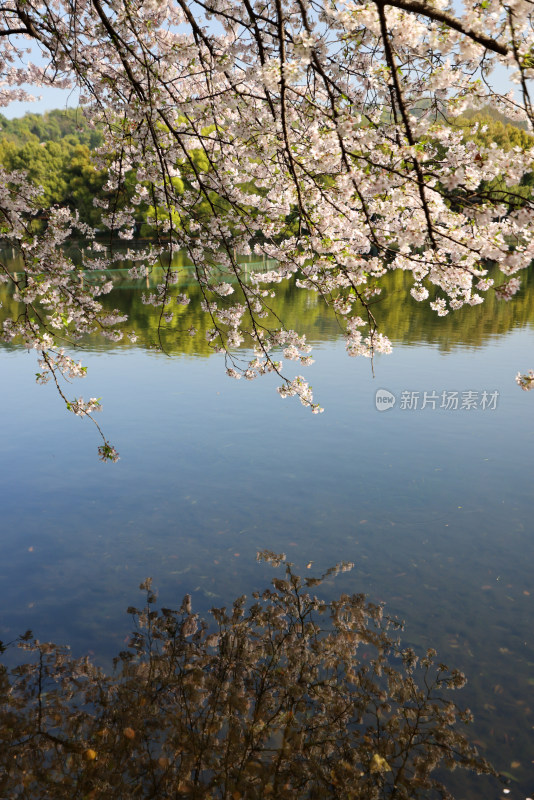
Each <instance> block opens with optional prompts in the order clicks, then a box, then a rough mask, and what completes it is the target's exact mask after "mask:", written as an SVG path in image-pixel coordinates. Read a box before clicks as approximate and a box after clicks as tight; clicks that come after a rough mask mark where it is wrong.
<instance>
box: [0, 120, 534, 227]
mask: <svg viewBox="0 0 534 800" xmlns="http://www.w3.org/2000/svg"><path fill="white" fill-rule="evenodd" d="M451 124H452V123H451ZM454 126H455V127H462V128H464V129H465V138H466V139H471V140H474V141H476V142H478V143H479V144H480V145H481V146H485V147H488V146H491V144H492V143H495V144H496V145H497V146H498V147H499V148H502V149H503V150H504V151H510V150H512V149H513V148H514V147H519V148H521V150H523V149H529V148H530V147H532V146H533V145H534V136H532V135H531V134H529V133H527V132H526V131H525V130H524V128H523V127H521V125H520V124H519V123H517V122H512V121H510V120H508V119H507V118H506V117H504V116H503V115H502V114H500V113H499V112H498V111H496V110H494V109H492V108H491V107H489V106H488V107H485V108H483V109H481V110H480V111H468V112H465V113H464V114H463V115H462V116H460V117H458V118H456V119H455V120H454ZM475 128H476V129H475ZM102 144H103V137H102V133H101V132H100V131H99V130H98V129H97V128H94V127H91V126H90V125H89V124H88V122H87V121H86V119H85V117H84V115H83V112H82V110H81V109H64V110H60V109H56V110H53V111H48V112H45V113H44V114H35V113H27V114H25V115H24V116H23V117H19V118H15V119H7V118H6V117H4V116H3V115H2V114H0V167H3V168H4V169H5V170H6V171H8V172H9V171H13V170H15V171H16V170H19V171H24V172H25V173H26V174H27V177H28V179H29V181H30V183H31V184H32V185H34V186H35V187H36V188H38V189H39V193H38V195H37V196H36V198H35V203H36V204H37V206H38V208H39V211H38V212H37V213H36V214H35V216H34V222H33V224H34V225H37V226H39V225H41V226H46V219H47V213H48V211H49V209H51V208H52V207H53V206H59V207H62V208H68V209H69V210H70V211H72V212H74V213H75V214H77V215H78V218H79V220H80V222H82V223H84V224H87V225H89V226H91V227H92V228H95V229H96V230H97V231H99V233H100V236H102V237H107V238H108V239H109V237H110V235H113V236H121V235H122V233H123V232H121V231H120V230H119V229H115V230H110V227H109V225H108V224H106V220H104V219H103V207H104V206H106V205H107V204H108V203H109V202H110V201H112V207H114V208H115V211H116V213H120V211H121V210H122V209H123V208H124V207H125V206H127V205H129V204H130V201H131V198H132V197H133V195H134V191H135V179H134V176H133V174H132V175H131V176H129V174H127V175H126V180H125V181H124V183H123V184H121V186H120V188H119V189H118V190H111V189H110V188H109V186H108V169H107V166H108V162H109V157H110V156H109V154H108V155H107V156H103V155H101V153H100V151H99V148H100V146H101V145H102ZM191 158H192V160H193V162H194V163H195V168H196V169H199V170H201V171H203V170H205V169H207V168H208V167H207V164H205V163H204V162H203V155H202V153H201V151H192V153H191ZM180 167H181V173H182V178H181V179H173V181H174V182H176V181H179V183H180V184H181V186H175V187H174V188H175V189H178V191H184V190H185V188H186V184H187V169H185V168H184V165H180ZM533 186H534V173H528V174H527V175H526V176H524V178H523V179H522V181H521V183H520V184H519V185H518V186H515V187H507V186H506V184H505V181H504V180H503V179H501V178H495V179H494V180H493V181H491V182H489V183H488V185H487V186H485V187H484V189H485V192H486V195H487V194H488V192H489V195H490V196H491V197H492V198H493V199H494V200H495V201H499V200H503V201H504V202H506V201H507V199H509V197H510V192H512V194H513V195H514V197H515V202H520V200H521V198H522V197H523V198H525V199H526V198H529V197H531V195H532V187H533ZM249 188H251V187H249ZM199 212H200V213H201V216H202V214H203V213H205V214H209V210H208V208H207V207H206V209H200V208H199ZM158 213H159V214H160V215H161V210H160V209H154V207H153V206H151V205H150V203H149V202H145V203H141V204H139V205H138V206H137V208H136V212H135V226H134V229H133V231H130V232H126V233H127V236H128V238H130V239H131V238H133V239H134V240H136V241H146V242H148V241H151V240H153V239H155V238H156V236H157V230H156V228H155V227H153V226H152V225H151V224H150V223H151V219H152V218H153V217H154V215H155V214H156V216H157V215H158ZM108 216H109V213H108ZM290 217H291V215H290ZM107 222H109V219H108V220H107ZM288 226H289V228H290V227H291V219H289V218H288ZM289 228H288V230H289ZM100 236H99V237H98V238H100Z"/></svg>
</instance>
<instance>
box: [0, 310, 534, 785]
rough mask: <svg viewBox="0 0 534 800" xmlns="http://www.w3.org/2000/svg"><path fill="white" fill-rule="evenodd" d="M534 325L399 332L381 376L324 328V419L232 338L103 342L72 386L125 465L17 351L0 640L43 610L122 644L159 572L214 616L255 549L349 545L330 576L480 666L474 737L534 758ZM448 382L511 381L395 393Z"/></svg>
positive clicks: (34, 622)
mask: <svg viewBox="0 0 534 800" xmlns="http://www.w3.org/2000/svg"><path fill="white" fill-rule="evenodd" d="M473 311H474V312H476V309H473ZM439 325H440V320H439V319H437V318H436V319H435V329H436V336H435V339H437V338H438V332H439ZM533 335H534V334H533V332H532V330H531V329H528V328H525V329H522V330H514V331H511V332H510V333H508V334H507V335H505V336H502V337H501V338H500V339H498V340H493V341H491V342H490V343H487V344H485V345H484V346H481V347H477V348H468V347H463V348H457V349H455V350H454V352H450V353H446V352H440V350H439V347H438V344H437V342H436V343H430V344H421V343H419V344H412V345H411V346H402V345H399V346H397V347H396V348H395V350H394V352H393V354H392V355H390V356H384V357H379V358H377V359H376V361H375V365H374V372H375V377H374V378H373V374H372V371H371V365H370V362H369V361H368V360H365V359H349V358H348V357H347V356H346V355H345V352H344V346H343V341H337V342H336V341H321V342H319V344H318V346H317V349H316V352H315V356H316V362H315V364H314V365H313V366H312V367H310V368H307V369H305V370H302V371H303V372H304V374H305V376H306V377H307V378H309V379H310V381H311V382H312V384H313V387H314V392H315V395H316V398H317V400H318V401H319V402H320V403H321V404H322V405H323V406H324V407H325V412H324V414H322V415H319V416H313V415H311V414H310V413H309V412H307V411H306V410H305V409H303V408H302V407H301V406H300V404H299V402H298V401H297V400H296V399H285V400H282V399H281V398H279V397H278V395H277V393H276V391H275V386H276V384H277V381H276V380H275V379H274V378H273V376H266V377H265V378H262V379H258V380H257V381H254V382H246V381H244V380H241V381H232V380H231V379H229V378H226V377H225V375H224V362H223V358H222V357H219V356H213V357H212V358H209V359H206V358H202V359H194V358H191V357H184V356H180V355H178V356H173V357H172V358H170V357H167V356H164V355H162V354H159V353H155V352H151V351H145V350H142V349H141V348H131V349H130V350H126V351H125V350H117V349H113V348H110V349H109V350H108V351H98V352H90V353H88V354H86V356H85V359H84V360H85V362H86V363H87V365H88V367H89V374H88V377H87V378H86V379H84V380H82V381H77V382H74V384H73V385H72V386H71V387H69V391H68V396H69V397H70V396H71V395H72V396H74V395H78V394H83V395H84V397H85V398H86V399H87V398H88V397H90V396H92V395H94V396H101V397H102V402H103V408H104V410H103V412H102V413H101V414H100V415H98V422H99V424H100V425H101V426H102V428H103V430H104V431H105V433H106V435H107V436H108V437H109V439H110V440H111V442H112V443H113V444H114V445H116V447H117V448H118V450H119V452H120V454H121V460H120V461H119V462H118V463H117V464H115V465H111V464H101V463H100V462H99V461H98V460H97V456H96V448H97V445H98V443H99V440H98V436H97V434H96V432H95V430H94V429H93V427H92V426H91V425H90V424H89V423H87V422H84V421H82V420H80V419H78V418H76V417H74V416H72V415H69V414H68V413H66V412H65V410H64V409H63V408H62V406H61V402H60V401H59V399H58V397H57V395H56V393H55V391H54V388H53V386H51V385H48V386H44V387H43V386H37V385H36V384H35V383H34V380H33V374H34V372H35V371H36V361H35V355H34V354H26V353H24V352H23V351H21V350H9V349H2V350H0V373H1V374H2V379H3V380H2V392H1V393H0V412H1V415H2V419H3V420H4V425H3V429H2V437H1V438H0V451H1V453H2V463H3V465H4V471H3V477H2V484H1V491H2V498H1V502H2V518H1V525H0V548H1V552H2V558H1V559H0V639H4V640H6V639H10V638H12V637H13V636H15V635H17V634H19V633H21V632H23V631H24V630H25V629H27V628H32V629H33V630H34V631H35V633H36V635H38V637H39V638H41V639H43V640H47V639H53V640H56V641H59V642H69V643H71V644H72V645H73V647H74V649H75V651H76V652H80V651H82V652H87V651H88V650H89V651H96V652H97V653H98V654H99V656H110V655H112V654H114V653H115V652H117V651H118V650H120V649H121V648H122V647H123V646H124V645H123V641H124V637H125V635H126V633H127V631H128V630H129V622H128V619H127V618H126V616H125V614H124V610H125V608H126V607H127V606H128V605H131V604H132V603H133V604H135V603H136V602H138V601H139V595H138V593H137V590H136V587H137V585H138V584H139V582H140V581H141V580H143V579H144V578H145V577H147V576H148V575H151V576H153V578H154V582H155V585H156V587H157V589H158V590H159V592H160V602H161V603H162V604H163V605H168V606H170V607H175V605H176V604H178V605H179V603H180V601H181V597H182V596H183V594H185V593H186V592H188V591H191V592H192V594H193V602H194V606H195V608H196V609H198V610H201V611H202V612H205V611H206V610H207V609H208V608H209V607H210V606H211V605H213V604H219V605H222V604H227V603H229V602H230V601H231V599H233V597H235V595H237V594H239V593H242V592H247V593H250V591H251V590H252V588H261V587H262V586H264V585H265V584H266V582H267V581H268V580H269V577H270V571H269V569H268V568H266V567H263V566H259V565H257V564H256V563H255V553H256V551H257V550H258V549H262V548H269V549H271V550H274V551H276V552H282V551H285V552H287V553H288V554H289V555H290V557H291V559H292V560H294V561H295V562H296V563H297V565H298V567H299V569H302V568H303V565H304V566H305V565H306V563H307V562H308V561H313V562H314V564H313V570H316V571H317V572H318V571H320V570H321V569H323V568H325V567H327V566H330V565H331V564H333V563H335V562H336V561H339V560H342V559H347V560H351V561H354V562H355V565H356V566H355V569H354V571H353V572H352V573H348V574H346V575H343V576H340V577H339V579H337V580H336V582H335V584H334V583H332V584H329V586H328V587H327V591H329V592H333V591H336V592H338V591H341V590H344V591H349V592H354V591H358V592H359V591H363V592H367V593H368V594H369V595H370V596H371V598H372V599H373V600H383V601H385V602H387V605H388V609H389V611H390V612H391V613H393V614H396V615H398V616H400V617H401V618H404V619H406V621H407V632H406V634H405V640H406V641H407V643H413V644H415V645H417V646H419V647H425V646H429V645H433V646H436V648H437V649H438V652H439V655H440V657H441V658H443V660H444V661H445V662H450V663H451V664H453V665H454V666H458V667H460V668H464V669H465V670H466V671H467V673H468V676H469V679H470V684H469V687H471V688H469V690H468V691H471V692H472V694H470V695H468V696H467V695H464V697H463V698H462V700H463V702H465V703H466V704H467V705H470V706H471V707H472V708H473V710H474V711H475V713H476V717H477V719H478V720H479V727H478V728H477V729H476V730H477V734H476V735H477V736H478V737H483V738H484V740H485V741H494V737H493V738H492V735H491V732H490V731H491V730H492V729H493V728H494V727H497V726H498V727H499V729H500V730H502V731H503V732H506V735H507V737H508V739H509V741H506V742H505V741H504V740H503V741H501V740H500V739H499V741H498V742H496V747H497V746H498V753H497V755H498V757H499V759H500V761H499V764H498V765H500V766H501V767H502V768H503V769H506V768H507V766H508V764H509V763H510V762H511V761H512V760H514V761H515V760H518V761H520V762H522V763H523V762H524V763H526V764H530V758H531V751H532V746H534V742H533V741H532V731H533V730H534V729H533V725H534V720H532V719H531V718H529V717H528V715H527V710H526V706H525V705H523V706H521V707H520V706H518V705H517V703H518V702H519V701H521V699H522V698H523V699H524V698H525V696H526V694H527V692H528V680H529V679H530V678H531V667H530V666H529V662H533V661H534V652H533V650H532V641H531V639H530V638H529V634H528V631H530V630H532V627H533V620H534V614H533V609H532V597H531V596H530V591H531V587H532V563H533V562H534V540H533V537H532V523H531V512H532V478H531V476H532V455H531V453H532V439H533V436H534V432H533V430H532V426H531V419H532V403H533V402H534V396H533V394H534V393H531V394H528V393H526V392H522V391H521V390H520V389H519V388H518V387H517V386H516V385H515V383H514V380H513V379H514V374H515V372H517V370H518V369H527V368H528V367H529V366H531V365H532V362H531V357H532V343H533ZM288 366H291V365H288ZM298 371H301V370H300V369H299V370H298ZM379 388H381V389H387V390H389V391H390V392H392V393H393V394H395V396H396V397H397V404H396V406H395V408H394V409H393V410H391V411H388V412H385V413H379V412H378V411H377V410H376V408H375V401H374V398H375V392H376V390H377V389H379ZM444 390H446V391H459V392H464V391H470V390H471V391H475V392H479V393H481V392H482V391H484V390H486V391H489V392H490V391H493V390H498V391H499V393H500V395H499V402H498V406H497V409H496V410H495V411H485V412H482V411H480V410H479V411H471V412H468V411H461V410H458V411H449V412H447V411H445V410H441V409H439V408H437V409H436V410H434V411H433V410H431V409H427V410H424V411H421V410H417V411H408V410H403V409H402V408H401V407H400V397H401V392H403V391H408V392H420V393H423V392H424V391H428V392H432V391H436V392H438V393H441V392H442V391H444ZM313 570H312V571H313ZM310 574H311V573H310ZM503 653H505V655H503ZM495 685H499V686H501V687H504V688H503V689H502V692H501V693H495V691H494V686H495ZM499 691H500V690H499ZM488 697H490V700H491V707H492V709H490V710H487V709H485V704H486V702H487V698H488ZM517 731H520V735H519V734H518V733H517ZM503 735H504V734H503ZM518 775H519V777H520V778H521V773H518ZM525 791H527V784H526V778H525ZM459 796H469V797H470V798H472V799H473V800H474V798H475V797H476V795H475V794H474V793H469V792H464V793H463V794H461V795H459ZM487 796H489V795H486V797H487ZM523 796H526V795H523Z"/></svg>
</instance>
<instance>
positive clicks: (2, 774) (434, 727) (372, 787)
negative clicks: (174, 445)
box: [0, 553, 491, 800]
mask: <svg viewBox="0 0 534 800" xmlns="http://www.w3.org/2000/svg"><path fill="white" fill-rule="evenodd" d="M262 557H264V558H266V559H267V560H270V561H272V562H273V563H274V564H275V565H277V564H278V563H279V562H280V560H281V559H282V558H283V557H280V556H275V555H274V554H269V553H264V554H262ZM348 566H349V565H339V566H338V567H337V568H336V569H335V570H334V569H333V570H329V571H328V572H327V573H326V576H328V575H331V574H332V573H333V572H335V571H336V570H337V571H339V569H345V568H347V567H348ZM324 577H325V576H323V578H324ZM321 580H322V579H307V580H302V579H300V578H299V577H298V576H296V575H295V574H294V573H293V571H292V569H291V565H286V574H285V578H284V579H275V580H273V582H272V583H273V588H272V589H269V590H267V591H265V592H263V593H262V594H261V595H260V594H255V595H254V604H253V605H252V606H250V607H248V608H246V606H245V598H244V597H241V598H239V599H237V600H236V601H235V602H234V605H233V608H232V609H231V610H230V611H227V610H226V609H213V610H212V612H211V616H212V621H211V623H210V626H209V628H208V626H207V624H206V623H205V622H204V621H201V620H199V619H198V617H197V615H196V614H194V613H193V611H192V609H191V600H190V597H189V596H188V595H187V596H186V597H185V598H184V601H183V603H182V606H181V608H180V610H179V611H173V610H170V609H165V608H164V609H162V610H161V611H160V612H157V611H155V610H154V607H153V604H154V602H155V595H154V594H153V593H152V590H151V586H150V581H147V582H146V583H145V584H142V586H141V588H142V589H144V590H145V591H146V597H147V604H146V606H145V608H144V609H143V610H138V609H133V608H132V609H129V611H130V613H132V615H133V617H134V620H135V623H136V630H135V632H134V634H133V637H132V640H131V642H130V649H129V650H128V651H126V652H122V653H121V654H120V655H119V657H118V658H117V659H116V671H115V673H114V674H113V675H112V676H106V675H105V674H104V673H103V672H102V671H100V670H98V669H97V668H95V667H93V666H92V665H91V664H90V663H89V662H88V661H87V660H75V659H73V658H71V657H70V656H69V655H68V653H67V652H66V651H65V650H64V649H62V648H58V647H56V646H54V645H43V644H39V643H37V642H36V641H35V640H33V639H32V638H31V635H30V634H28V636H27V637H26V638H25V640H24V641H22V642H21V646H22V647H23V648H25V649H27V650H28V651H30V652H31V653H32V655H33V662H32V663H31V664H26V665H24V666H22V667H18V668H15V669H14V670H13V671H12V674H11V677H8V674H7V670H5V669H4V671H3V672H0V703H1V708H2V712H1V722H0V725H1V735H0V742H1V743H3V744H0V792H1V796H2V797H21V798H36V797H39V798H54V800H61V798H65V799H67V798H68V800H75V799H76V798H93V799H94V798H114V800H119V799H120V798H133V797H142V798H150V797H152V798H171V797H172V798H178V797H187V798H232V799H233V800H239V798H250V800H252V799H253V798H254V800H256V799H257V800H260V799H261V800H264V799H265V798H273V800H274V798H277V800H278V799H279V800H283V798H291V800H295V799H296V798H343V800H348V799H350V798H352V799H353V800H356V798H360V799H361V800H373V799H374V798H385V797H389V798H410V800H415V799H416V798H418V797H423V796H425V797H430V796H436V797H444V796H446V793H445V791H444V788H443V786H442V785H441V783H440V782H439V781H437V780H435V779H434V777H433V773H434V770H435V769H436V767H438V766H445V767H447V768H450V769H452V768H453V767H455V766H462V767H465V768H468V769H476V770H477V771H480V772H486V773H487V772H491V769H490V767H489V765H488V764H487V763H486V762H484V761H483V760H482V759H480V758H479V757H478V756H477V755H476V751H475V750H474V748H472V747H471V746H470V745H469V744H468V742H467V740H466V738H465V736H464V735H463V734H462V733H460V732H459V731H458V730H457V729H456V720H457V719H458V720H459V721H461V722H465V721H467V720H468V718H469V714H468V713H464V712H461V711H460V710H459V709H458V707H457V706H456V705H455V704H454V703H453V702H451V701H450V700H448V699H445V697H444V696H443V694H444V692H445V690H449V689H455V688H458V687H460V686H461V685H462V684H463V682H464V679H463V676H462V675H461V674H460V673H458V672H456V671H454V670H453V671H451V672H449V671H448V670H447V668H446V667H444V666H443V665H439V666H434V664H433V659H434V655H435V654H434V653H433V652H429V653H428V654H427V656H426V657H425V658H422V659H421V660H420V662H419V663H417V659H416V658H415V655H414V653H413V652H412V651H411V650H402V648H401V647H400V645H399V643H398V641H397V640H396V638H395V637H394V636H393V635H392V634H391V632H390V631H391V630H392V629H395V628H396V627H398V626H396V625H395V623H393V622H392V621H391V620H390V619H388V618H385V617H383V615H382V609H381V607H379V606H375V605H373V604H371V603H369V602H367V601H366V599H365V597H364V596H363V595H353V596H350V597H349V596H348V595H342V596H341V597H340V598H339V599H338V600H334V601H331V602H329V603H327V602H324V601H322V600H319V599H317V597H316V596H312V595H310V594H309V589H310V588H311V587H313V586H315V585H316V584H318V583H320V582H321ZM321 619H323V620H324V619H327V620H328V622H326V624H325V623H323V624H322V625H320V624H319V620H321ZM395 658H396V659H397V661H396V662H394V659H395ZM394 663H395V666H394V665H393V664H394Z"/></svg>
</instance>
